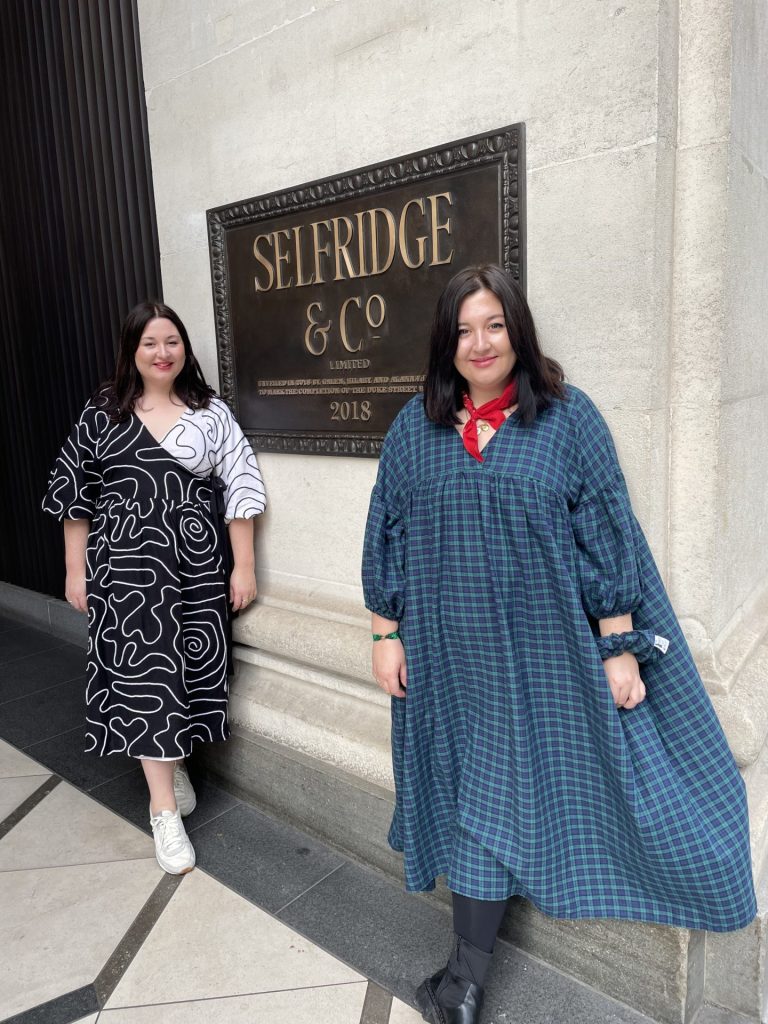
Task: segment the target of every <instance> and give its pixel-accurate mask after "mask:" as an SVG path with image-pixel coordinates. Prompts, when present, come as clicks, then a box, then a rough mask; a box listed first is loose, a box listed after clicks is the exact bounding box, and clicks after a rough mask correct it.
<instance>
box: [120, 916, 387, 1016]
mask: <svg viewBox="0 0 768 1024" xmlns="http://www.w3.org/2000/svg"><path fill="white" fill-rule="evenodd" d="M297 934H299V933H298V932H297ZM320 948H321V947H319V946H318V949H320ZM323 952H327V951H326V950H323ZM328 956H333V954H332V953H328ZM334 959H335V960H338V957H334ZM339 963H342V961H340V960H339ZM351 969H352V970H354V967H353V968H351ZM357 973H358V974H360V972H359V971H358V972H357ZM367 983H368V979H367V978H366V977H365V975H362V974H361V975H360V978H359V979H358V980H356V981H329V982H327V983H325V984H323V983H322V982H321V983H320V984H313V985H293V986H289V987H288V988H268V989H263V990H260V991H258V992H230V993H227V994H226V995H221V996H198V997H197V998H195V999H172V1000H169V1001H167V1002H163V1003H130V1004H129V1005H127V1006H105V1007H103V1009H102V1011H101V1012H102V1013H105V1014H108V1013H110V1012H111V1011H113V1010H141V1009H143V1008H145V1007H147V1006H183V1005H184V1004H186V1003H215V1002H220V1001H221V1000H222V999H248V998H250V997H252V996H275V995H280V993H281V992H312V991H314V990H315V989H318V988H349V986H350V985H366V984H367Z"/></svg>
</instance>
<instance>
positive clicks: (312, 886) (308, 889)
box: [274, 860, 348, 959]
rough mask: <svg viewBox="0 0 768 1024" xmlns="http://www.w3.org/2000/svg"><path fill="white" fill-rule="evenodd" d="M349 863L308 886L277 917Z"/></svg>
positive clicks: (340, 865)
mask: <svg viewBox="0 0 768 1024" xmlns="http://www.w3.org/2000/svg"><path fill="white" fill-rule="evenodd" d="M347 863H348V861H346V860H344V861H342V862H341V864H338V865H337V866H336V867H335V868H334V869H333V870H332V871H329V872H328V874H327V875H323V877H322V878H318V880H317V881H316V882H313V883H312V885H310V886H308V887H307V888H306V889H305V890H304V892H301V893H299V895H298V896H294V897H293V899H292V900H288V902H287V903H285V904H284V905H283V906H282V907H280V909H279V910H275V911H274V915H275V917H279V916H280V914H282V912H283V911H284V910H287V909H288V907H290V906H292V905H293V904H294V903H295V902H296V900H300V899H301V898H302V896H306V895H307V893H308V892H312V890H313V889H316V888H317V886H318V885H320V884H321V883H322V882H325V881H326V880H327V879H328V878H330V877H331V875H335V874H336V872H337V871H340V870H341V869H342V868H343V867H344V866H345V864H347ZM337 959H338V958H337Z"/></svg>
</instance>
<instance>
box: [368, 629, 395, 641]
mask: <svg viewBox="0 0 768 1024" xmlns="http://www.w3.org/2000/svg"><path fill="white" fill-rule="evenodd" d="M371 636H372V637H373V639H374V640H399V639H400V634H399V633H398V632H397V630H395V632H394V633H371Z"/></svg>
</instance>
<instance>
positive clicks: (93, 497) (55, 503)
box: [42, 402, 106, 521]
mask: <svg viewBox="0 0 768 1024" xmlns="http://www.w3.org/2000/svg"><path fill="white" fill-rule="evenodd" d="M105 416H106V414H105V413H103V412H100V411H99V410H98V409H97V408H96V407H95V406H94V404H93V402H88V404H87V405H86V407H85V409H83V412H82V415H81V416H80V419H79V420H78V421H77V423H76V424H75V425H74V427H73V428H72V432H71V434H70V435H69V437H68V438H67V440H66V441H65V443H64V445H63V447H62V449H61V451H60V452H59V455H58V458H57V459H56V462H55V463H54V465H53V469H52V470H51V474H50V477H49V480H48V490H47V492H46V494H45V497H44V498H43V504H42V507H43V511H44V512H48V513H50V515H52V516H55V517H56V519H58V520H59V521H61V520H63V519H93V517H94V514H95V512H96V505H97V503H98V500H99V496H100V494H101V471H100V469H99V460H98V458H97V455H96V442H97V439H98V432H99V417H105Z"/></svg>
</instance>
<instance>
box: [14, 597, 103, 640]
mask: <svg viewBox="0 0 768 1024" xmlns="http://www.w3.org/2000/svg"><path fill="white" fill-rule="evenodd" d="M0 612H5V613H7V614H9V615H12V616H13V617H14V618H18V619H19V620H20V622H19V625H30V626H35V627H36V628H37V629H44V630H45V631H46V632H47V633H52V634H53V636H58V637H61V639H62V640H66V641H67V642H68V643H71V644H77V645H78V646H80V647H85V645H86V644H87V642H88V620H87V618H86V616H85V615H84V614H83V613H82V612H77V611H75V609H74V608H72V607H71V606H70V605H68V604H67V602H66V601H62V600H60V599H59V598H57V597H48V596H47V595H46V594H38V593H37V592H36V591H34V590H25V589H24V588H23V587H16V586H14V585H13V584H12V583H0Z"/></svg>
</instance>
